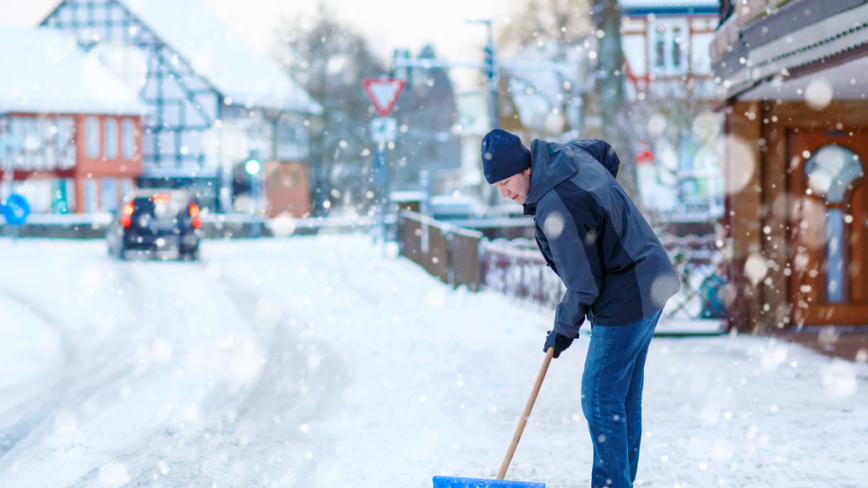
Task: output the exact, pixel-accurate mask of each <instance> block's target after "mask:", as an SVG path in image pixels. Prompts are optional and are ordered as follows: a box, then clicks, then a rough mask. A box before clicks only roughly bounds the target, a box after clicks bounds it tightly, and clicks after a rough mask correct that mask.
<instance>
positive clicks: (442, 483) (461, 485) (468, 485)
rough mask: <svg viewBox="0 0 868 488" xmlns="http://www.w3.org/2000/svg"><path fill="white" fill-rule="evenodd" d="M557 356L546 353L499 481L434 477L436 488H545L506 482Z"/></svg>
mask: <svg viewBox="0 0 868 488" xmlns="http://www.w3.org/2000/svg"><path fill="white" fill-rule="evenodd" d="M554 355H555V348H554V347H550V348H549V350H548V351H547V352H546V358H545V359H544V360H543V364H542V368H540V370H539V375H538V376H537V377H536V383H534V385H533V391H531V392H530V398H528V400H527V405H525V407H524V413H523V414H521V420H519V421H518V427H517V428H516V429H515V435H514V436H512V442H511V443H510V444H509V449H508V450H507V451H506V457H505V458H504V459H503V464H501V465H500V471H499V472H498V473H497V479H493V480H486V479H476V478H449V477H446V476H435V477H434V488H545V486H546V485H545V484H543V483H525V482H522V481H504V480H503V477H504V476H506V470H507V469H509V463H511V462H512V455H513V454H515V448H516V447H518V440H519V439H521V433H522V432H524V426H525V425H526V424H527V419H528V417H530V411H531V410H532V409H533V404H534V402H535V401H536V396H537V394H539V389H540V387H541V386H542V382H543V379H545V377H546V371H548V369H549V363H551V362H552V357H553V356H554Z"/></svg>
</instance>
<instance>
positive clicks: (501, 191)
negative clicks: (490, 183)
mask: <svg viewBox="0 0 868 488" xmlns="http://www.w3.org/2000/svg"><path fill="white" fill-rule="evenodd" d="M498 190H499V191H500V198H505V197H506V192H507V190H506V188H504V187H502V186H501V187H499V188H498Z"/></svg>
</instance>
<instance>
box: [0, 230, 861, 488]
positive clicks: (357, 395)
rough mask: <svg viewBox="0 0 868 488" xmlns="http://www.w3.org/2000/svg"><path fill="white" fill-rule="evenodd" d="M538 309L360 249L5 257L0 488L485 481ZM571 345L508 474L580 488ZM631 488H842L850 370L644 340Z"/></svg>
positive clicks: (512, 410)
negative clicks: (637, 453)
mask: <svg viewBox="0 0 868 488" xmlns="http://www.w3.org/2000/svg"><path fill="white" fill-rule="evenodd" d="M550 320H551V318H550V314H547V313H538V312H535V311H533V310H529V309H527V308H524V307H521V306H518V305H516V304H513V303H510V301H509V300H508V299H506V298H504V297H501V296H498V295H496V294H492V293H480V294H472V293H468V292H466V291H463V290H459V291H455V292H453V291H450V290H449V289H448V288H447V287H445V286H444V285H442V284H440V283H439V282H438V281H436V280H434V279H433V278H431V277H429V276H428V275H426V274H425V273H424V272H423V271H422V270H420V269H419V268H418V267H416V266H415V265H413V264H412V263H409V262H408V261H406V260H403V259H400V258H393V257H384V253H383V252H382V251H381V250H377V249H373V248H371V246H370V244H369V240H368V239H366V238H365V237H354V236H320V237H310V238H291V239H283V240H261V241H216V242H215V241H208V242H204V243H203V248H202V262H199V263H189V262H159V261H141V262H119V261H114V260H111V259H109V258H108V257H106V256H105V246H104V243H102V242H99V241H92V242H88V241H60V240H57V241H48V240H20V241H18V243H17V245H13V244H12V243H11V242H10V241H9V240H0V487H4V488H5V487H16V488H17V487H22V488H23V487H27V488H31V487H51V488H55V487H119V486H152V487H185V488H186V487H212V486H217V487H220V488H223V487H248V486H250V487H253V486H256V487H262V486H264V487H272V486H274V487H291V486H295V487H305V488H307V487H337V486H341V487H345V486H371V487H420V488H421V487H426V486H430V483H431V482H430V479H431V476H433V475H454V476H475V477H493V476H494V474H495V472H496V469H497V468H498V467H499V465H500V461H501V459H502V456H503V454H504V452H505V450H506V447H507V445H508V442H509V440H510V439H511V437H512V431H513V429H514V427H515V423H516V421H517V418H518V416H519V414H520V412H521V409H522V408H523V406H524V402H525V401H526V395H527V394H528V392H529V391H530V386H531V385H532V382H533V379H534V377H535V376H536V373H537V371H538V368H539V364H540V362H541V360H542V356H543V354H542V351H541V344H542V341H543V338H544V334H545V331H546V330H548V328H549V325H550ZM587 344H588V338H587V337H586V336H583V337H582V338H581V339H580V340H579V341H578V342H577V343H576V344H574V345H573V347H572V348H571V349H570V350H568V351H567V352H566V353H565V354H564V355H563V356H562V357H561V358H560V359H557V360H555V361H554V362H553V365H552V368H551V369H550V373H549V377H548V378H547V379H546V383H545V385H544V386H543V389H542V392H541V396H540V399H539V401H538V403H537V407H536V408H535V410H534V414H533V415H532V417H531V421H530V423H529V424H528V429H527V430H526V432H525V436H524V437H523V439H522V442H521V444H520V445H519V448H518V451H517V453H516V456H515V459H514V461H513V467H512V469H511V470H510V472H509V474H508V475H507V477H508V478H510V479H521V480H527V481H543V482H545V483H546V484H547V486H549V487H578V486H588V479H589V467H588V466H589V463H590V460H591V451H590V442H589V441H588V439H587V436H588V433H587V427H586V425H585V423H584V418H583V417H582V413H581V406H580V394H579V384H580V381H579V380H580V378H581V372H582V363H583V360H584V357H585V352H586V349H587ZM646 371H647V376H646V387H645V406H644V410H645V437H644V438H643V453H642V459H641V461H640V473H639V480H638V483H637V485H639V486H655V487H656V486H668V487H681V488H686V487H689V486H733V487H754V486H780V487H788V488H790V487H815V486H829V487H851V486H852V487H857V486H866V482H865V479H868V449H865V445H866V440H868V368H866V365H865V364H853V363H846V362H843V361H839V360H831V359H829V358H825V357H822V356H820V355H818V354H816V353H814V352H812V351H810V350H807V349H804V348H802V347H800V346H797V345H792V344H782V343H775V342H774V341H770V340H769V339H764V338H755V337H745V336H738V337H729V336H726V337H715V338H693V339H665V338H658V339H655V340H654V342H653V343H652V346H651V352H650V354H649V359H648V366H647V370H646Z"/></svg>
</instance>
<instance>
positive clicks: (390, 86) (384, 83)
mask: <svg viewBox="0 0 868 488" xmlns="http://www.w3.org/2000/svg"><path fill="white" fill-rule="evenodd" d="M406 85H407V82H406V81H404V80H399V79H397V78H365V79H364V80H362V88H364V89H365V93H367V94H368V97H369V98H370V99H371V101H372V102H374V108H375V109H377V112H378V113H379V114H380V117H385V116H387V115H389V112H391V111H392V107H394V106H395V102H397V101H398V97H399V96H401V91H403V90H404V86H406Z"/></svg>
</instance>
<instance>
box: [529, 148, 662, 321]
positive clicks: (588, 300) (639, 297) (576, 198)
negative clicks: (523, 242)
mask: <svg viewBox="0 0 868 488" xmlns="http://www.w3.org/2000/svg"><path fill="white" fill-rule="evenodd" d="M531 158H532V168H533V169H532V171H531V180H530V192H529V194H528V196H527V201H526V203H525V213H527V214H530V215H533V216H534V224H535V233H536V240H537V244H538V245H539V248H540V251H542V253H543V256H545V259H546V262H548V264H549V266H551V268H552V269H553V270H554V272H555V273H557V274H558V276H559V277H560V278H561V280H562V281H563V282H564V285H566V288H567V291H566V294H564V297H563V299H562V300H561V303H560V304H559V305H558V308H557V312H556V314H555V326H554V330H555V331H556V332H558V333H560V334H563V335H565V336H567V337H575V336H577V335H578V333H579V327H580V326H581V325H582V322H584V320H585V316H586V315H587V317H588V320H590V321H591V323H592V324H593V325H623V324H627V323H630V322H635V321H637V320H639V319H641V318H643V317H647V316H648V315H651V314H652V313H653V312H656V311H657V310H660V309H661V308H663V305H664V304H665V303H666V300H668V299H669V298H670V297H671V296H672V295H674V294H675V293H676V292H677V291H678V288H679V282H678V277H677V275H676V274H675V269H674V268H673V267H672V263H670V261H669V256H668V255H667V254H666V251H665V250H664V249H663V245H662V244H661V243H660V240H659V239H657V236H656V235H655V234H654V231H652V230H651V227H650V226H649V225H648V222H646V221H645V218H644V217H642V214H641V213H639V210H638V209H637V208H636V206H635V205H634V204H633V202H632V201H631V200H630V197H628V196H627V194H626V193H625V192H624V189H623V188H621V185H619V184H618V182H617V181H616V180H615V176H617V174H618V165H619V164H621V161H620V160H619V159H618V156H617V155H616V154H615V151H614V149H612V147H611V146H610V145H609V144H608V143H606V142H604V141H601V140H598V139H582V140H580V141H574V142H568V143H566V144H558V143H553V142H545V141H540V140H535V141H533V142H532V143H531Z"/></svg>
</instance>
